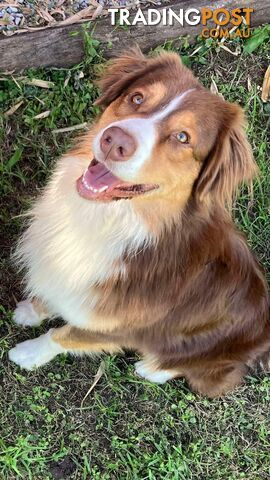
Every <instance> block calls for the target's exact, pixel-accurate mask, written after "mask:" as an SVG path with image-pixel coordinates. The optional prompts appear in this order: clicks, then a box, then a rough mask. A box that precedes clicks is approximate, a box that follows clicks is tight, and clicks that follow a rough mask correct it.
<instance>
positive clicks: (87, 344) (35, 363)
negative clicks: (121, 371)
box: [9, 325, 121, 370]
mask: <svg viewBox="0 0 270 480" xmlns="http://www.w3.org/2000/svg"><path fill="white" fill-rule="evenodd" d="M120 351H121V347H120V346H119V344H118V343H117V342H116V341H113V339H112V338H110V336H109V335H106V334H102V333H98V332H91V331H89V330H81V329H79V328H75V327H71V326H69V325H65V326H64V327H60V328H53V329H51V330H49V331H48V332H47V333H45V334H44V335H41V336H40V337H37V338H34V339H33V340H26V341H25V342H22V343H19V344H17V345H16V346H15V347H14V348H12V349H11V350H10V351H9V358H10V360H12V361H13V362H15V363H17V365H19V366H20V367H22V368H25V369H27V370H32V369H34V368H37V367H40V366H41V365H44V364H45V363H48V362H49V361H50V360H52V359H53V358H54V357H55V356H56V355H58V354H60V353H73V354H75V355H76V354H77V355H78V354H79V355H80V354H83V353H87V354H91V353H102V352H108V353H116V352H120Z"/></svg>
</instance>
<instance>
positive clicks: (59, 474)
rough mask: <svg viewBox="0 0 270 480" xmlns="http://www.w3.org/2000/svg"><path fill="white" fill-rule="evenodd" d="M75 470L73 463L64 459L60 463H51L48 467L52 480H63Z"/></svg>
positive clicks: (68, 459)
mask: <svg viewBox="0 0 270 480" xmlns="http://www.w3.org/2000/svg"><path fill="white" fill-rule="evenodd" d="M75 470H76V465H75V463H74V462H73V461H72V460H71V459H70V458H69V457H66V458H64V460H61V462H53V463H51V465H50V467H49V471H50V473H51V475H52V477H53V479H54V480H65V479H66V478H69V477H70V475H71V474H72V473H73V472H74V471H75Z"/></svg>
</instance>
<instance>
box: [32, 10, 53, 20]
mask: <svg viewBox="0 0 270 480" xmlns="http://www.w3.org/2000/svg"><path fill="white" fill-rule="evenodd" d="M36 12H37V14H38V15H39V16H40V17H41V18H43V19H44V20H46V22H48V23H55V22H56V20H55V19H54V18H53V17H52V16H51V14H50V13H49V12H48V11H47V10H43V9H42V8H37V9H36Z"/></svg>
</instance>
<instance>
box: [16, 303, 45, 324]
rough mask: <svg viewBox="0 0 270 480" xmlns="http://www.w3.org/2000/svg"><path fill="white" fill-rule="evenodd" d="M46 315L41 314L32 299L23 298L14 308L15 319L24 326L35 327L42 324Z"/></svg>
mask: <svg viewBox="0 0 270 480" xmlns="http://www.w3.org/2000/svg"><path fill="white" fill-rule="evenodd" d="M45 318H46V316H45V315H39V314H38V313H37V312H36V310H35V309H34V307H33V305H32V303H31V301H30V300H23V301H22V302H19V303H18V304H17V307H16V308H15V310H14V314H13V321H14V322H15V323H16V324H17V325H22V326H23V327H34V326H37V325H40V324H41V322H42V320H44V319H45Z"/></svg>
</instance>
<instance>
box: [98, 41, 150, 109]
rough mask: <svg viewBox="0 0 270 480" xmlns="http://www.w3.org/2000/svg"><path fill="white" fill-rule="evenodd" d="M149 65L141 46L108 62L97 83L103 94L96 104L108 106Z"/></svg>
mask: <svg viewBox="0 0 270 480" xmlns="http://www.w3.org/2000/svg"><path fill="white" fill-rule="evenodd" d="M146 65H147V58H146V57H145V56H144V55H143V53H142V52H141V50H140V49H139V48H137V47H136V48H133V49H131V50H129V52H128V53H126V54H124V55H121V56H119V57H118V58H115V59H114V60H112V61H110V62H108V64H107V67H105V70H104V71H103V72H102V74H101V78H100V79H99V80H98V82H97V84H98V86H99V88H100V90H101V96H100V97H99V98H98V99H97V100H96V102H95V105H100V106H102V107H107V106H108V105H109V104H110V103H111V102H113V101H114V100H115V99H116V98H117V97H118V96H119V95H121V93H122V91H123V90H124V89H125V88H126V87H127V86H128V85H129V84H130V82H132V81H134V80H135V79H136V77H138V76H139V73H140V72H141V71H143V69H144V68H145V67H146Z"/></svg>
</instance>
